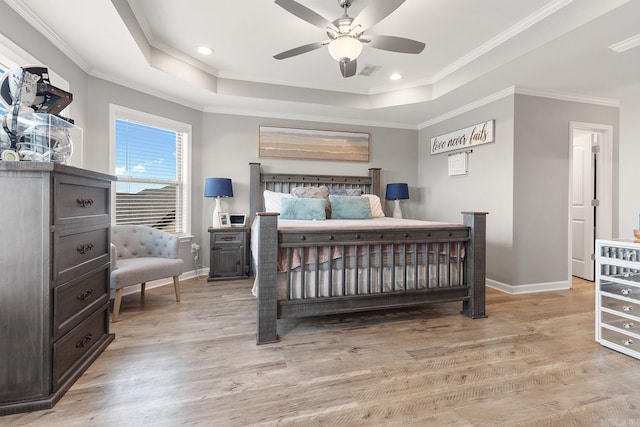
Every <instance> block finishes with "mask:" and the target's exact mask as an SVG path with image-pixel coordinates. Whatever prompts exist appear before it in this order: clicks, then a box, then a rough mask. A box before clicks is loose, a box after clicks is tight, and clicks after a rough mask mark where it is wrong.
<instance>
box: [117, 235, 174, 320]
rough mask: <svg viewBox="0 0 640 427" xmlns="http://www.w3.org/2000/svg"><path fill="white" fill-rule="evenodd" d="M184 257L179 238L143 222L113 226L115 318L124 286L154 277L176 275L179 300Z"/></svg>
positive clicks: (144, 281)
mask: <svg viewBox="0 0 640 427" xmlns="http://www.w3.org/2000/svg"><path fill="white" fill-rule="evenodd" d="M183 264H184V263H183V261H182V260H181V259H179V258H178V238H177V237H176V236H174V235H172V234H169V233H166V232H164V231H162V230H158V229H155V228H151V227H145V226H141V225H112V226H111V288H112V289H115V291H116V297H115V302H114V304H113V316H112V321H113V322H117V321H118V315H119V313H120V303H121V302H122V289H123V288H125V287H127V286H132V285H137V284H141V288H140V294H141V296H144V290H145V284H146V283H147V282H149V281H151V280H158V279H164V278H166V277H173V286H174V288H175V292H176V301H178V302H180V281H179V279H178V276H180V275H181V274H182V271H183Z"/></svg>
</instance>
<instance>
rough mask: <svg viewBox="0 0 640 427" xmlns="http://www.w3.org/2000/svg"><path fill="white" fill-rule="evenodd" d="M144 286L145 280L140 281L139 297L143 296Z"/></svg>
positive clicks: (145, 285)
mask: <svg viewBox="0 0 640 427" xmlns="http://www.w3.org/2000/svg"><path fill="white" fill-rule="evenodd" d="M146 287H147V284H146V283H145V282H142V283H141V284H140V297H144V291H145V289H146Z"/></svg>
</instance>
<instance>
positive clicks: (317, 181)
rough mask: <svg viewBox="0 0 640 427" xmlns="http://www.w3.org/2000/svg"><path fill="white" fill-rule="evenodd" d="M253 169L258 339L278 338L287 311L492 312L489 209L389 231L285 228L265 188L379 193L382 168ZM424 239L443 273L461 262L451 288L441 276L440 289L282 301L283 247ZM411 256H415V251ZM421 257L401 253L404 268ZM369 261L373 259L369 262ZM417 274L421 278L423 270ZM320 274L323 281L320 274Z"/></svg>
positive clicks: (411, 242) (472, 314) (298, 314)
mask: <svg viewBox="0 0 640 427" xmlns="http://www.w3.org/2000/svg"><path fill="white" fill-rule="evenodd" d="M250 171H251V179H250V212H251V215H250V217H251V223H253V221H254V219H255V221H257V222H258V223H257V224H256V225H257V226H258V227H257V230H258V231H257V235H252V236H251V239H252V240H254V241H255V242H256V243H257V253H258V258H259V262H258V263H257V267H256V263H255V261H256V260H254V259H253V258H252V268H253V269H254V275H255V276H256V277H257V281H258V292H257V293H258V295H257V303H258V318H257V334H256V341H257V344H267V343H272V342H276V341H278V334H277V319H278V318H285V317H305V316H318V315H324V314H337V313H349V312H356V311H370V310H378V309H390V308H398V307H411V306H416V305H422V304H427V303H438V302H451V301H462V313H463V314H465V315H466V316H468V317H470V318H473V319H475V318H480V317H486V314H485V233H486V214H487V213H486V212H463V213H462V214H463V226H461V225H446V224H445V225H443V226H442V227H437V228H434V227H431V228H426V229H425V228H415V229H413V228H412V229H401V230H400V229H397V230H385V231H384V232H381V231H380V230H378V231H375V230H372V231H363V230H358V231H357V233H354V231H349V230H336V231H331V232H330V235H327V232H326V231H325V232H315V231H309V230H307V231H291V230H286V231H282V230H280V231H279V230H278V214H277V213H273V212H262V210H263V192H264V190H265V189H268V190H271V191H278V192H283V193H288V192H289V191H290V190H291V188H293V187H297V186H310V185H314V186H319V185H325V186H327V187H329V188H340V189H344V188H355V187H357V188H362V189H364V190H365V191H366V192H368V193H371V194H376V195H378V196H380V169H379V168H372V169H369V175H368V176H333V175H300V174H294V175H291V174H275V173H263V172H262V170H261V165H260V163H250ZM255 239H257V240H255ZM423 243H426V244H428V245H432V246H428V247H436V248H437V250H436V251H435V253H436V254H437V253H440V254H441V256H439V257H438V256H435V257H434V256H433V255H427V259H428V261H427V262H428V263H436V265H437V266H438V267H437V271H440V267H441V265H440V264H444V265H445V268H447V269H449V271H451V268H454V267H452V266H454V265H457V267H455V268H458V269H459V270H460V274H459V275H458V277H459V283H452V280H451V279H450V278H448V276H449V273H446V274H447V282H448V283H447V284H446V285H444V286H441V283H440V282H442V280H440V279H438V280H439V282H438V284H437V287H428V288H422V289H406V286H405V289H404V290H400V291H398V290H394V291H388V292H379V293H371V294H367V293H365V294H358V295H340V296H328V297H326V296H324V297H318V298H314V297H306V298H302V299H278V290H277V276H278V274H279V273H278V271H277V265H278V264H277V263H278V260H277V257H278V249H279V248H311V247H318V246H326V245H331V246H342V247H345V246H348V245H353V246H355V245H357V246H358V247H365V248H366V247H373V245H381V244H383V245H402V251H403V252H404V251H405V247H407V246H409V245H414V246H416V247H417V245H418V244H423ZM367 245H371V246H367ZM434 245H436V246H434ZM380 247H381V246H380ZM391 247H392V248H393V247H394V246H391ZM443 248H444V249H443ZM453 248H457V251H458V252H457V253H458V254H459V255H458V259H464V261H463V262H458V261H456V260H454V256H453V255H452V256H449V251H450V250H451V251H452V252H453V251H454V249H453ZM461 248H462V249H461ZM302 250H303V251H304V250H305V249H302ZM461 250H462V252H461ZM392 251H393V249H392ZM444 252H446V253H445V255H442V253H444ZM407 254H410V252H409V251H408V250H407ZM460 254H461V255H460ZM252 257H253V255H252ZM430 257H431V258H430ZM391 258H393V257H391ZM416 259H417V257H416V256H415V255H413V256H411V255H407V256H405V257H403V258H402V260H401V261H400V263H401V265H399V267H400V268H402V267H403V266H404V271H405V273H406V271H407V270H406V268H407V267H406V265H409V264H410V263H411V262H414V263H415V262H416ZM411 260H413V261H411ZM316 262H317V261H316ZM356 262H357V261H356ZM369 262H370V261H368V260H367V263H369ZM449 263H450V264H449ZM416 265H417V264H416ZM316 266H317V264H316ZM423 267H424V266H423ZM392 268H393V269H395V268H396V264H395V261H393V264H392ZM381 269H382V268H381ZM381 269H380V270H381ZM417 270H418V268H417V267H416V268H414V271H417ZM427 271H428V270H427ZM282 274H287V273H282ZM312 274H313V273H312ZM415 274H416V278H417V273H415ZM428 274H429V273H427V275H428ZM436 274H439V273H436ZM303 277H304V276H303ZM316 280H318V276H317V273H316ZM369 280H370V279H369ZM380 280H383V276H382V273H380ZM392 280H394V281H395V280H396V279H395V274H392ZM316 286H317V285H316ZM316 289H317V288H316ZM316 293H317V291H316Z"/></svg>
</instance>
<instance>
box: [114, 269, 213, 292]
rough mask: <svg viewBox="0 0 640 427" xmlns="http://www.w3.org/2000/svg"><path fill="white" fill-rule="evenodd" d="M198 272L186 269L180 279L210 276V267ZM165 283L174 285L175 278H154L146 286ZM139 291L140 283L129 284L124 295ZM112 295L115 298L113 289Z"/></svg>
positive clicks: (151, 287) (154, 286) (156, 285)
mask: <svg viewBox="0 0 640 427" xmlns="http://www.w3.org/2000/svg"><path fill="white" fill-rule="evenodd" d="M197 273H198V274H196V271H195V270H191V271H186V272H184V273H182V274H181V275H180V280H187V279H193V278H194V277H198V276H199V277H203V276H204V277H207V276H209V269H208V268H199V269H198V272H197ZM164 285H171V286H173V279H172V278H171V277H167V278H166V279H160V280H153V281H151V282H147V285H146V286H145V289H153V288H157V287H159V286H164ZM136 292H137V293H139V292H140V285H133V286H127V287H126V288H124V290H123V291H122V294H123V295H130V294H135V293H136ZM111 294H112V295H111V297H112V298H113V296H114V295H115V294H114V292H113V289H112V290H111Z"/></svg>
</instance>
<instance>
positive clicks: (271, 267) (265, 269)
mask: <svg viewBox="0 0 640 427" xmlns="http://www.w3.org/2000/svg"><path fill="white" fill-rule="evenodd" d="M278 215H279V214H278V213H277V212H259V213H257V221H258V224H257V226H258V228H257V230H258V233H257V234H258V235H257V236H251V238H252V239H256V238H257V239H258V259H259V260H260V262H259V263H258V271H257V275H256V280H257V281H258V319H257V333H256V343H257V344H268V343H272V342H276V341H278V333H277V330H276V321H277V317H278V289H277V283H276V275H277V270H278Z"/></svg>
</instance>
